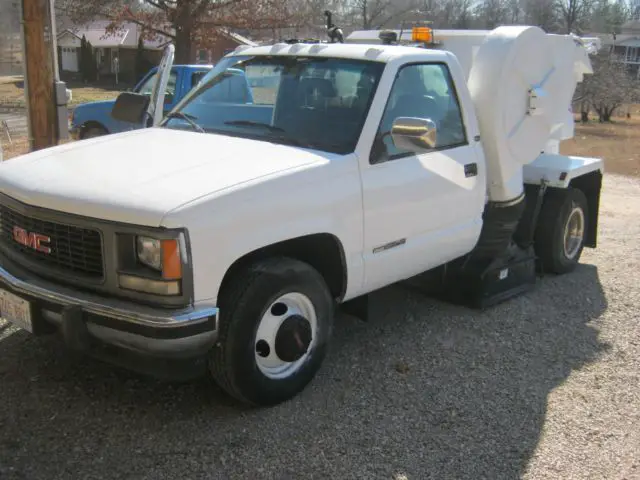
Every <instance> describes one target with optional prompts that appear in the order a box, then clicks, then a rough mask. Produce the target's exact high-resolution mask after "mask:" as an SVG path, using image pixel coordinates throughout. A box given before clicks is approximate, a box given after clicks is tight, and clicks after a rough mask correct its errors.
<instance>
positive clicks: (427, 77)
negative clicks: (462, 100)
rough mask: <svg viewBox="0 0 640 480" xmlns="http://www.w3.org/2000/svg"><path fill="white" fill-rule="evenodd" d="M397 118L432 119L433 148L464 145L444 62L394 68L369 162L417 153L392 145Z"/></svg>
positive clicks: (462, 133)
mask: <svg viewBox="0 0 640 480" xmlns="http://www.w3.org/2000/svg"><path fill="white" fill-rule="evenodd" d="M398 117H417V118H423V119H430V120H432V121H433V122H434V123H435V125H436V133H437V141H436V147H435V150H442V149H446V148H453V147H458V146H461V145H465V144H467V137H466V132H465V127H464V122H463V121H462V113H461V111H460V105H459V103H458V98H457V95H456V92H455V88H454V86H453V81H452V79H451V76H450V74H449V69H448V68H447V66H446V65H445V64H442V63H428V64H415V65H406V66H404V67H402V68H401V69H400V70H399V71H398V74H397V75H396V79H395V81H394V83H393V86H392V87H391V92H390V93H389V98H388V100H387V105H386V107H385V111H384V113H383V115H382V120H381V121H380V125H379V127H378V132H377V134H376V137H375V139H374V143H373V148H372V150H371V157H370V159H369V162H370V163H371V164H376V163H383V162H387V161H390V160H396V159H399V158H403V157H406V156H410V155H414V154H415V153H417V152H412V151H407V150H401V149H399V148H397V147H396V146H395V145H394V143H393V140H392V138H391V126H392V125H393V122H394V121H395V120H396V119H397V118H398Z"/></svg>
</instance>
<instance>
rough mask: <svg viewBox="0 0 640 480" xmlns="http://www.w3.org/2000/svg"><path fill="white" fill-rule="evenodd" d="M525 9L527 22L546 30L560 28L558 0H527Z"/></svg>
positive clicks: (550, 30) (552, 30) (551, 30)
mask: <svg viewBox="0 0 640 480" xmlns="http://www.w3.org/2000/svg"><path fill="white" fill-rule="evenodd" d="M523 9H524V19H525V22H526V23H528V24H530V25H537V26H538V27H540V28H542V29H543V30H544V31H545V32H554V31H556V30H557V29H558V23H559V22H558V14H557V13H558V12H557V9H556V0H525V1H524V5H523Z"/></svg>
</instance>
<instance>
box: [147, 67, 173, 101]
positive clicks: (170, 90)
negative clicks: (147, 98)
mask: <svg viewBox="0 0 640 480" xmlns="http://www.w3.org/2000/svg"><path fill="white" fill-rule="evenodd" d="M177 80H178V72H177V71H176V70H175V69H171V73H169V80H168V81H167V88H166V90H165V91H164V93H165V95H166V96H173V95H174V94H175V91H176V82H177ZM157 81H158V72H157V71H156V72H155V73H154V74H153V75H151V76H150V77H149V78H148V79H147V80H146V81H145V82H144V83H143V84H142V85H140V90H139V92H138V93H141V94H143V95H151V92H152V91H153V88H154V87H155V85H156V82H157Z"/></svg>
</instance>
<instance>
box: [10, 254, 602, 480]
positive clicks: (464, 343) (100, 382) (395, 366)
mask: <svg viewBox="0 0 640 480" xmlns="http://www.w3.org/2000/svg"><path fill="white" fill-rule="evenodd" d="M566 292H569V293H570V294H569V295H567V293H566ZM606 308H607V302H606V299H605V297H604V294H603V291H602V288H601V285H600V281H599V278H598V272H597V269H596V268H595V267H593V266H589V265H582V266H580V267H579V269H578V270H577V271H576V272H575V273H573V274H570V275H566V276H564V277H562V278H556V277H547V278H545V279H543V280H542V281H541V282H540V284H539V285H538V288H537V289H536V290H535V291H534V292H532V293H530V294H528V295H526V296H523V297H520V298H517V299H513V300H511V301H509V302H507V303H504V304H502V305H499V306H497V307H493V308H492V309H490V310H487V311H485V312H475V311H470V310H467V309H465V308H461V307H456V306H451V305H446V304H442V303H440V302H436V301H433V300H431V299H427V298H424V297H421V296H419V295H417V294H414V293H411V292H408V291H406V290H404V289H402V288H399V287H392V288H388V289H385V290H384V291H381V292H379V293H378V294H376V295H375V296H374V298H373V309H374V310H373V311H374V312H376V313H375V314H374V317H373V319H372V320H371V321H370V322H369V323H362V322H359V321H357V320H355V319H352V318H346V317H345V318H343V319H341V320H340V321H339V322H338V325H337V326H336V331H335V336H334V344H333V347H332V350H331V353H330V355H329V357H328V359H327V362H326V364H325V366H324V368H323V369H322V371H321V373H320V374H319V375H318V377H317V378H316V380H315V381H314V382H313V383H312V384H311V385H310V387H309V388H308V390H306V391H305V392H304V393H303V394H302V395H300V396H299V397H298V398H296V399H295V400H293V401H291V402H289V403H287V404H284V405H280V406H277V407H274V408H271V409H265V410H247V409H244V408H239V407H237V406H235V405H234V404H233V403H232V402H231V401H229V400H228V399H227V398H226V397H225V396H224V395H222V394H221V393H220V391H219V390H218V389H217V388H216V387H215V386H213V385H212V384H211V383H209V382H208V381H206V380H202V381H197V382H192V383H188V384H180V385H175V384H165V383H160V382H156V381H153V380H149V379H146V378H143V377H140V376H137V375H134V374H130V373H127V372H123V371H121V370H117V369H114V368H112V367H110V366H108V365H103V364H101V363H99V362H97V361H93V360H89V359H86V358H78V357H75V356H73V355H71V354H69V353H68V352H66V351H65V350H63V349H62V348H61V345H60V343H59V342H58V341H57V340H56V339H55V338H38V339H34V338H31V337H30V336H28V335H27V334H25V333H23V332H17V333H14V334H12V335H10V336H8V337H7V338H4V339H3V340H0V402H1V405H2V407H1V409H0V477H1V478H3V479H14V478H16V479H17V478H28V479H31V480H36V479H41V478H42V479H54V478H82V479H92V478H136V479H141V478H154V479H156V478H180V479H187V478H251V479H255V478H277V479H281V478H295V479H301V478H305V479H308V478H369V479H373V478H376V479H377V478H392V475H394V474H399V473H404V474H405V475H407V477H408V478H409V479H427V478H438V479H442V478H456V479H461V478H469V479H479V478H490V479H511V478H519V477H520V476H521V475H522V473H523V471H524V469H525V467H526V465H527V462H528V460H529V459H530V457H531V455H532V454H533V452H534V450H535V448H536V445H537V443H538V440H539V438H540V435H541V430H542V427H543V424H544V421H545V415H546V405H547V397H548V395H549V393H550V392H551V391H552V390H553V389H554V388H556V387H558V386H559V385H561V384H562V383H563V382H564V381H565V379H566V378H567V377H568V376H569V375H570V374H571V372H572V371H574V370H576V369H580V368H581V367H583V366H584V365H585V364H588V363H590V362H593V361H595V360H596V359H597V358H598V356H599V355H600V354H602V353H603V351H604V350H605V349H606V345H603V344H602V343H600V342H599V340H598V334H597V330H596V329H595V328H594V327H593V326H592V325H590V322H591V321H593V320H594V319H597V318H598V317H599V316H600V315H601V314H602V313H603V312H604V311H605V310H606ZM6 333H7V332H6V331H5V332H4V335H6ZM1 335H3V333H1V332H0V338H2V337H1Z"/></svg>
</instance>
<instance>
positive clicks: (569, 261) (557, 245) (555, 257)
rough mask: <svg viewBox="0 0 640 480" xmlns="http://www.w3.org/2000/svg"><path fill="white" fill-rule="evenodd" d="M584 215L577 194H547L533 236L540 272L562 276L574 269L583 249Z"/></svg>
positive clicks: (571, 191)
mask: <svg viewBox="0 0 640 480" xmlns="http://www.w3.org/2000/svg"><path fill="white" fill-rule="evenodd" d="M588 213H589V206H588V203H587V198H586V197H585V195H584V193H583V192H582V191H581V190H579V189H577V188H567V189H551V190H548V191H547V193H546V195H545V199H544V203H543V205H542V210H541V211H540V217H539V219H538V226H537V228H536V235H535V251H536V254H537V255H538V258H539V259H540V262H541V263H542V267H543V269H544V271H546V272H551V273H557V274H562V273H568V272H570V271H572V270H574V269H575V268H576V266H577V265H578V263H579V261H580V256H581V255H582V250H583V248H584V242H585V236H586V232H587V227H588V219H589V216H588Z"/></svg>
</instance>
